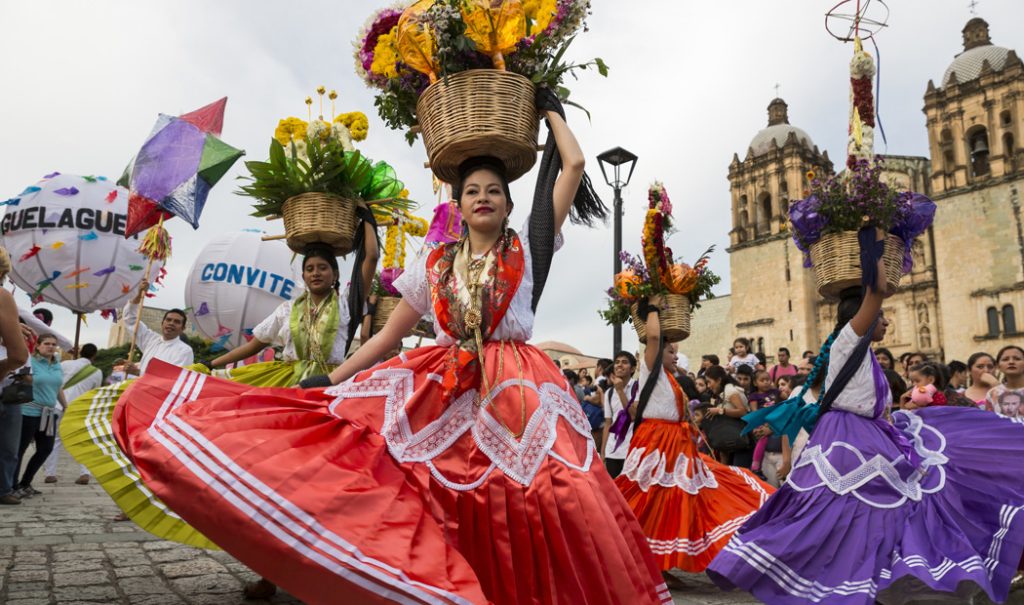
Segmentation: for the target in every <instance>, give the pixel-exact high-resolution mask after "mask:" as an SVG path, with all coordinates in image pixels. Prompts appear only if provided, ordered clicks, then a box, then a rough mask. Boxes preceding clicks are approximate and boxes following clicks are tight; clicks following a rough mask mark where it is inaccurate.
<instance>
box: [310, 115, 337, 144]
mask: <svg viewBox="0 0 1024 605" xmlns="http://www.w3.org/2000/svg"><path fill="white" fill-rule="evenodd" d="M330 133H331V125H330V124H328V123H327V122H324V121H323V120H320V119H314V120H313V121H312V122H310V123H309V127H308V128H307V129H306V136H307V137H309V138H311V139H314V138H315V139H320V140H321V141H322V140H324V139H326V138H327V136H328V135H329V134H330Z"/></svg>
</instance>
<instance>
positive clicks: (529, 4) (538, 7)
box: [523, 0, 558, 36]
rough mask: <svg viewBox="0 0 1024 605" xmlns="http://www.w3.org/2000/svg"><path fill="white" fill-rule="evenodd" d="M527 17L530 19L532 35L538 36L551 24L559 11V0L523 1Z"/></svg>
mask: <svg viewBox="0 0 1024 605" xmlns="http://www.w3.org/2000/svg"><path fill="white" fill-rule="evenodd" d="M523 9H524V10H525V12H526V18H528V19H529V20H530V35H531V36H536V35H537V34H539V33H541V32H543V31H544V30H546V29H547V28H548V25H550V24H551V18H552V17H554V16H555V14H556V13H557V12H558V5H557V0H526V1H525V2H523Z"/></svg>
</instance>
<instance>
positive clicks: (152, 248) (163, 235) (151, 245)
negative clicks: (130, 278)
mask: <svg viewBox="0 0 1024 605" xmlns="http://www.w3.org/2000/svg"><path fill="white" fill-rule="evenodd" d="M139 252H140V253H142V254H144V255H146V256H147V257H148V258H149V262H148V263H146V272H145V273H143V275H145V279H149V273H150V271H152V270H153V263H154V262H155V261H158V260H159V261H161V262H166V261H167V258H168V257H170V255H171V235H170V234H169V233H167V230H166V229H164V219H163V217H161V218H160V221H159V222H157V224H156V225H155V226H153V227H150V228H149V230H148V231H146V235H145V237H143V238H142V243H140V244H139ZM145 304H146V297H145V296H142V297H140V298H139V306H138V308H137V309H136V314H135V326H134V327H133V328H132V344H131V346H130V347H128V363H129V364H130V363H132V355H133V354H134V353H135V341H136V339H137V338H138V336H139V323H140V322H141V321H142V308H143V306H144V305H145Z"/></svg>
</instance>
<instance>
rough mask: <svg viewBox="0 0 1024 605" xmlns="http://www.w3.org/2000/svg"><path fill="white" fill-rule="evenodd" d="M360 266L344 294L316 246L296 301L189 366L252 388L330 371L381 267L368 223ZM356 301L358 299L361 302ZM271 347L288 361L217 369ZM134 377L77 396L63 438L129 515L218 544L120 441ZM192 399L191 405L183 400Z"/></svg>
mask: <svg viewBox="0 0 1024 605" xmlns="http://www.w3.org/2000/svg"><path fill="white" fill-rule="evenodd" d="M363 227H364V232H363V233H362V234H361V235H362V236H363V237H361V238H359V239H361V240H363V241H362V242H361V243H362V245H361V246H360V248H359V251H360V253H359V254H358V256H357V259H356V261H357V265H356V266H357V267H359V270H358V271H357V272H354V274H353V283H357V282H358V283H359V285H360V286H362V287H361V288H360V289H359V290H358V291H357V292H352V293H351V295H350V299H351V300H352V302H348V303H346V301H344V300H343V299H342V298H341V297H340V295H339V292H338V290H339V278H340V272H339V269H338V261H337V259H336V258H335V256H334V253H333V251H332V250H331V249H330V248H329V247H327V246H323V245H317V244H312V245H310V246H309V247H308V248H307V250H306V255H305V257H304V258H303V262H302V279H303V281H304V282H305V286H306V290H305V292H304V293H303V294H302V295H300V296H299V297H298V298H296V299H295V300H292V301H286V302H284V303H282V304H281V305H280V306H279V307H278V308H277V309H276V310H275V311H274V313H272V314H271V315H270V316H269V317H267V318H266V319H265V320H263V322H261V323H260V324H259V325H257V326H256V327H255V328H254V329H253V339H252V340H250V341H249V342H247V343H245V344H244V345H242V346H240V347H237V348H235V349H234V350H232V351H230V352H228V353H226V354H224V355H221V356H220V357H218V358H216V359H214V360H213V361H212V362H211V363H210V364H209V365H207V364H195V365H193V366H191V367H190V368H189V369H191V370H195V371H199V372H204V373H212V374H213V375H215V376H220V377H222V378H228V379H230V380H233V381H236V382H240V383H243V384H247V385H252V386H261V387H274V386H280V387H289V386H295V385H296V384H298V383H299V381H300V380H302V379H303V378H305V377H307V376H313V375H318V374H325V373H328V372H330V371H331V370H332V369H334V367H335V366H337V365H339V364H340V363H341V362H342V361H343V359H344V357H345V354H346V352H347V351H348V348H349V344H350V341H351V336H352V334H351V330H350V326H355V325H357V324H356V322H351V321H350V317H351V315H352V311H353V309H354V310H355V311H356V312H357V313H359V314H360V315H361V314H362V309H363V307H364V301H365V298H366V295H365V293H366V292H367V291H368V289H369V283H370V280H371V279H372V277H373V273H374V269H375V267H376V264H377V238H376V232H375V229H374V227H373V226H372V224H371V223H369V222H366V223H364V225H363ZM356 301H358V304H356ZM268 346H280V347H281V348H282V357H283V360H282V361H269V362H263V363H255V364H251V365H246V366H241V367H237V368H233V369H222V370H214V369H212V368H215V367H220V366H224V365H227V364H230V363H233V362H235V361H239V360H241V359H245V358H247V357H250V356H252V355H255V354H257V353H259V351H261V350H263V349H264V348H266V347H268ZM134 382H135V380H126V381H124V382H120V383H118V384H114V385H110V386H106V387H102V388H99V389H96V390H93V391H89V392H88V393H85V394H84V395H82V396H81V397H79V398H78V399H75V400H74V401H72V402H71V403H70V404H69V406H68V409H67V411H66V413H65V415H64V418H63V419H62V421H61V424H60V431H61V439H62V441H63V442H64V444H65V447H67V449H68V451H69V452H70V453H71V455H72V456H74V458H75V459H76V460H78V462H80V463H81V464H84V465H85V466H86V467H88V469H89V471H90V472H91V473H92V474H93V476H94V477H96V479H97V481H99V483H100V485H102V486H103V488H104V489H105V490H106V491H107V493H108V494H110V497H111V498H112V499H113V500H114V502H116V503H117V505H118V506H119V507H120V508H121V510H122V511H124V513H125V515H126V516H127V518H129V519H131V520H132V521H134V522H135V523H136V524H138V525H139V526H140V527H142V528H143V529H145V530H146V531H148V532H150V533H152V534H153V535H155V536H157V537H159V538H162V539H165V540H172V541H175V542H180V543H182V544H187V545H190V546H196V547H199V548H209V549H215V548H217V547H216V546H215V545H214V544H213V543H212V542H210V541H209V540H208V539H207V538H206V537H204V536H203V535H202V534H200V533H199V532H197V531H196V530H195V529H193V528H192V527H191V526H189V525H188V524H187V523H185V522H184V521H182V519H181V518H180V517H178V516H177V515H176V514H175V513H174V512H173V511H171V510H170V509H169V508H168V507H167V506H166V505H164V503H163V502H161V501H160V500H159V499H158V498H157V497H156V496H155V495H154V494H153V493H152V492H151V491H150V490H149V489H148V488H147V487H146V485H145V484H144V483H143V482H142V479H141V478H140V477H139V474H138V472H137V471H136V469H135V466H134V464H133V463H132V461H131V460H130V459H129V458H128V457H127V456H125V455H124V453H123V452H122V451H121V448H120V447H119V446H118V444H117V436H116V435H115V434H114V429H113V426H112V423H111V420H112V418H113V415H114V410H115V408H116V407H117V402H118V400H119V399H120V398H121V396H122V395H123V394H124V393H125V392H126V391H127V390H128V388H129V387H130V386H131V385H132V384H133V383H134ZM178 403H187V402H178Z"/></svg>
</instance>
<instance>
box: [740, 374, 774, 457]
mask: <svg viewBox="0 0 1024 605" xmlns="http://www.w3.org/2000/svg"><path fill="white" fill-rule="evenodd" d="M747 401H748V402H749V403H750V409H751V411H753V410H757V409H760V408H765V407H771V406H773V405H775V403H776V402H777V401H781V399H780V397H779V390H778V389H776V388H775V387H773V386H772V377H771V375H770V374H768V372H766V371H765V370H760V371H759V372H757V374H755V375H754V388H753V390H752V391H751V392H750V395H748V396H747ZM771 432H772V431H771V429H770V428H768V426H767V425H765V426H761V427H758V428H756V429H754V437H755V438H757V445H755V446H754V462H753V464H751V465H750V470H752V471H754V472H755V473H760V472H761V463H762V462H763V461H764V452H765V448H766V447H767V446H768V438H769V435H770V434H771Z"/></svg>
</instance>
